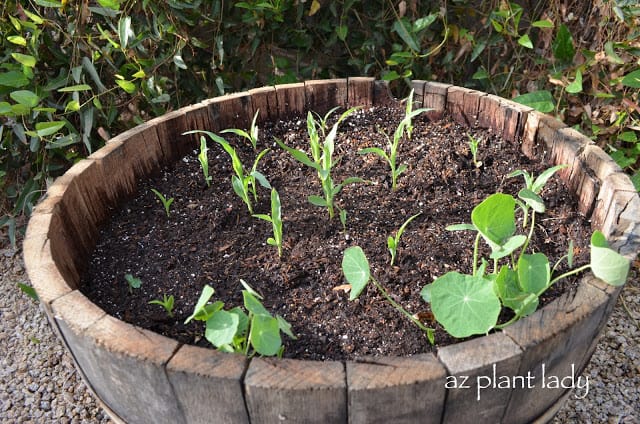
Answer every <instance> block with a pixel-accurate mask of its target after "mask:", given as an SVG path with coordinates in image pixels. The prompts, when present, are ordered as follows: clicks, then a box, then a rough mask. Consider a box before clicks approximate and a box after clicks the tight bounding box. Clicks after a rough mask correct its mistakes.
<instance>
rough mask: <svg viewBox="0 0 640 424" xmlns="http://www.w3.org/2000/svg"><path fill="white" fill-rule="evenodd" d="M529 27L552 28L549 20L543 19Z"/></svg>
mask: <svg viewBox="0 0 640 424" xmlns="http://www.w3.org/2000/svg"><path fill="white" fill-rule="evenodd" d="M531 26H532V27H535V28H553V22H551V21H550V20H549V19H544V20H542V21H535V22H533V23H532V24H531Z"/></svg>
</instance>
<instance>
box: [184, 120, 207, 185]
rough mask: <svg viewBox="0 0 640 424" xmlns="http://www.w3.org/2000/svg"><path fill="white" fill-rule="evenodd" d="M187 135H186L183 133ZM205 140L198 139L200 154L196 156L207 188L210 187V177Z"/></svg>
mask: <svg viewBox="0 0 640 424" xmlns="http://www.w3.org/2000/svg"><path fill="white" fill-rule="evenodd" d="M185 134H187V133H185ZM208 151H209V148H208V147H207V140H206V139H205V138H204V137H200V153H199V154H198V161H199V162H200V166H201V167H202V173H203V174H204V181H205V182H206V183H207V187H210V186H211V178H212V177H211V176H210V175H209V158H208V157H207V152H208Z"/></svg>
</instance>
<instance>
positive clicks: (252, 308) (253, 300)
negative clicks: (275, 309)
mask: <svg viewBox="0 0 640 424" xmlns="http://www.w3.org/2000/svg"><path fill="white" fill-rule="evenodd" d="M242 298H243V300H244V307H245V309H246V310H247V311H249V312H251V313H252V314H254V315H266V316H269V317H270V316H271V314H270V313H269V311H267V310H266V309H265V307H264V306H262V303H261V302H260V301H259V300H258V298H257V297H256V296H254V295H253V294H252V293H250V292H249V291H248V290H242Z"/></svg>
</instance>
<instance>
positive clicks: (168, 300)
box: [149, 294, 175, 318]
mask: <svg viewBox="0 0 640 424" xmlns="http://www.w3.org/2000/svg"><path fill="white" fill-rule="evenodd" d="M174 302H175V299H174V298H173V295H169V296H167V295H166V294H163V295H162V300H160V299H154V300H152V301H150V302H149V305H160V306H162V307H163V308H164V310H165V312H166V313H167V316H168V317H169V318H173V304H174Z"/></svg>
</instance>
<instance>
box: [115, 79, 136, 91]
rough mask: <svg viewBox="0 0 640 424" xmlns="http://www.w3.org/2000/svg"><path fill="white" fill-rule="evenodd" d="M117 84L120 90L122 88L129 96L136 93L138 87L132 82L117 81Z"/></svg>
mask: <svg viewBox="0 0 640 424" xmlns="http://www.w3.org/2000/svg"><path fill="white" fill-rule="evenodd" d="M116 84H118V85H119V86H120V88H122V89H123V90H124V91H126V92H127V93H128V94H133V93H135V91H136V85H135V84H134V83H133V82H131V81H127V80H121V79H117V80H116Z"/></svg>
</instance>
